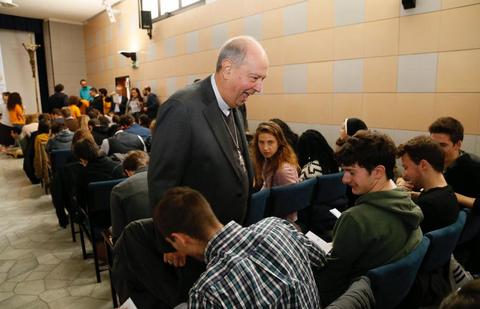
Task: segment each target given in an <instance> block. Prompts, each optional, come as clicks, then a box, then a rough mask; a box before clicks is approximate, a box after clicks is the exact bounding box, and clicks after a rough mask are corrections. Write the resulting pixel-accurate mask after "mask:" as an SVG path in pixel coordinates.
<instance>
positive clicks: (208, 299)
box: [153, 187, 325, 308]
mask: <svg viewBox="0 0 480 309" xmlns="http://www.w3.org/2000/svg"><path fill="white" fill-rule="evenodd" d="M178 214H182V215H180V216H179V215H178ZM153 218H154V222H155V227H156V229H157V230H158V231H159V232H160V233H161V234H162V235H163V236H164V237H165V239H166V240H167V241H168V242H169V243H170V244H171V245H172V246H173V247H174V248H175V249H176V250H177V251H178V252H181V253H184V254H186V255H188V256H190V257H193V258H195V259H197V260H200V261H205V262H206V263H207V269H206V271H205V272H204V273H203V274H202V275H201V276H200V278H199V279H198V281H197V282H196V283H195V284H194V285H193V287H192V289H191V290H190V292H189V308H319V307H320V300H319V297H318V292H317V288H316V285H315V279H314V275H313V272H312V269H317V268H320V267H322V266H323V265H324V262H325V260H324V252H323V251H322V250H321V249H320V248H319V247H317V246H316V245H315V244H314V243H312V242H311V241H310V240H309V239H308V238H307V237H305V235H303V234H302V233H301V232H300V231H298V230H297V229H296V227H295V226H294V225H293V224H292V223H290V222H288V221H285V220H282V219H279V218H273V217H272V218H267V219H264V220H262V221H260V222H258V223H256V224H254V225H252V226H250V227H248V228H242V227H241V226H240V225H238V224H237V223H235V222H234V221H230V222H229V223H228V224H227V225H225V226H224V225H222V224H221V223H220V222H219V221H218V219H217V218H216V216H215V215H214V213H213V211H212V209H211V208H210V205H209V204H208V202H207V201H206V200H205V198H204V197H203V196H202V195H201V194H200V193H199V192H198V191H196V190H193V189H190V188H187V187H177V188H172V189H170V190H168V191H167V192H166V193H165V194H164V196H163V198H162V199H161V201H160V202H159V204H158V206H157V207H156V209H155V212H154V217H153ZM166 262H167V263H169V264H171V265H178V264H180V265H181V264H182V261H180V262H179V261H175V260H173V259H168V258H167V260H166Z"/></svg>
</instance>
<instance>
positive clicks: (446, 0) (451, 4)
mask: <svg viewBox="0 0 480 309" xmlns="http://www.w3.org/2000/svg"><path fill="white" fill-rule="evenodd" d="M476 3H480V0H443V1H442V8H443V9H451V8H455V7H459V6H465V5H471V4H476Z"/></svg>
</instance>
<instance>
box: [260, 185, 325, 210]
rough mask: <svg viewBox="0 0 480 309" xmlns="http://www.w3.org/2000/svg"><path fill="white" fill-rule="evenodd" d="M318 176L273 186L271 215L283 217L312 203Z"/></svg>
mask: <svg viewBox="0 0 480 309" xmlns="http://www.w3.org/2000/svg"><path fill="white" fill-rule="evenodd" d="M316 184H317V179H316V178H311V179H307V180H305V181H302V182H299V183H295V184H291V185H286V186H279V187H273V188H271V193H270V201H271V202H270V205H269V207H270V209H269V211H268V213H269V215H271V216H276V217H280V218H283V217H285V216H286V215H288V214H290V213H292V212H295V211H299V210H302V209H305V208H307V207H309V206H310V205H311V204H312V197H313V192H314V190H315V186H316Z"/></svg>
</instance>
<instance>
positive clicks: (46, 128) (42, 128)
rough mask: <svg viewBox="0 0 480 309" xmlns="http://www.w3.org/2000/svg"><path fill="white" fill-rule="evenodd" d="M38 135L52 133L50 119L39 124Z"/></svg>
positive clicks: (42, 120)
mask: <svg viewBox="0 0 480 309" xmlns="http://www.w3.org/2000/svg"><path fill="white" fill-rule="evenodd" d="M37 132H38V134H42V133H50V119H41V120H40V121H39V122H38V129H37Z"/></svg>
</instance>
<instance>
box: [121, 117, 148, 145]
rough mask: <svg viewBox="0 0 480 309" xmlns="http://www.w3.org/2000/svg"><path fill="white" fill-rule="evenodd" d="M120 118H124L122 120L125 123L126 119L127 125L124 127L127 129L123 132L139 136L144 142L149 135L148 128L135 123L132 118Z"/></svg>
mask: <svg viewBox="0 0 480 309" xmlns="http://www.w3.org/2000/svg"><path fill="white" fill-rule="evenodd" d="M122 117H125V118H124V121H125V122H126V121H127V119H128V123H126V124H125V126H128V127H127V129H125V132H128V133H132V134H136V135H138V136H140V137H141V138H143V140H144V141H145V140H146V139H147V138H148V137H149V136H150V135H151V133H150V130H149V129H148V127H147V128H146V127H144V126H141V125H140V124H138V123H136V122H135V118H134V117H133V116H131V115H125V116H122Z"/></svg>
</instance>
